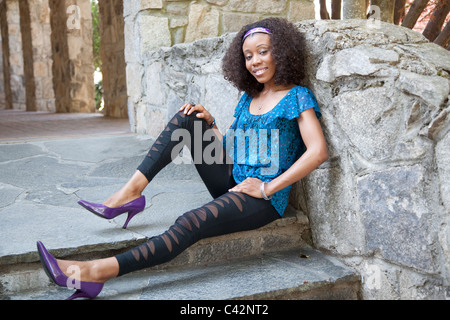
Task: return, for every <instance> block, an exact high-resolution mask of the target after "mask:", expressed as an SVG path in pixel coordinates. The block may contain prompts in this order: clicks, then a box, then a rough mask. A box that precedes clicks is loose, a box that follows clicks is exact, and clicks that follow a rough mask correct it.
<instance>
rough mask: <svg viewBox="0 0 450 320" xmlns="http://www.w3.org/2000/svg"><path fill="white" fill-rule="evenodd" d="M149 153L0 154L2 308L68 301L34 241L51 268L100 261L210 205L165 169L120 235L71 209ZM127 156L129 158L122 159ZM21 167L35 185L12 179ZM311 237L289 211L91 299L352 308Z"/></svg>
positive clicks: (344, 286)
mask: <svg viewBox="0 0 450 320" xmlns="http://www.w3.org/2000/svg"><path fill="white" fill-rule="evenodd" d="M149 143H151V141H149V140H148V139H147V138H142V137H137V136H127V137H105V138H90V139H87V138H86V139H84V138H82V139H72V140H70V143H68V142H67V141H46V142H33V143H29V144H17V145H9V146H8V145H4V146H0V148H2V149H0V151H6V152H3V153H2V154H3V155H4V159H0V160H1V161H0V188H2V190H1V192H0V200H1V204H0V217H1V220H0V237H1V242H0V299H12V300H22V299H27V300H30V299H32V300H53V299H57V300H59V299H65V298H67V297H68V296H69V295H70V294H71V292H72V291H69V290H67V289H65V288H59V287H57V286H55V285H54V284H52V283H51V282H50V281H49V279H48V278H47V276H46V274H45V272H44V271H43V269H42V267H41V264H40V262H39V259H38V254H37V252H36V241H38V240H40V241H42V242H43V243H44V244H45V245H46V246H47V248H48V249H49V250H50V252H51V253H52V254H54V255H55V256H56V257H57V258H62V259H75V260H90V259H96V258H102V257H107V256H111V255H114V254H117V253H119V252H123V251H124V250H128V249H129V248H132V247H135V246H136V245H138V244H140V243H143V242H145V241H146V239H147V236H151V235H156V234H160V233H161V232H164V231H165V230H166V229H167V228H168V227H169V226H170V225H171V224H172V223H173V221H175V219H176V218H177V217H178V216H179V215H180V214H181V213H183V212H186V211H187V210H190V209H192V208H195V207H198V206H201V205H202V204H204V203H206V202H208V201H210V200H211V198H210V195H209V193H208V192H207V190H206V188H205V187H204V185H203V183H202V182H201V180H200V178H199V177H198V175H197V174H196V171H195V169H194V168H193V166H190V165H186V166H182V165H178V166H172V165H169V166H168V168H166V169H164V170H163V171H162V172H161V173H160V175H158V177H159V178H158V179H155V180H154V181H152V184H151V187H149V188H148V190H146V191H145V196H146V198H147V207H146V210H145V211H144V213H143V214H139V215H137V216H136V217H135V218H134V219H133V220H132V221H131V223H130V225H129V227H128V229H126V230H123V229H122V228H121V226H122V224H123V221H124V219H125V217H124V216H120V217H118V218H116V219H114V220H112V221H107V220H103V219H101V218H99V217H97V216H95V215H93V214H91V213H89V212H87V210H84V209H83V208H81V207H80V206H79V205H77V204H76V200H77V199H79V198H83V199H89V200H90V201H93V202H100V201H101V200H102V199H105V198H106V197H107V196H108V195H110V194H111V193H112V192H113V191H114V190H117V188H118V187H120V186H121V185H123V183H124V181H126V180H127V178H128V176H129V173H130V172H133V170H134V168H136V166H137V164H138V163H139V162H140V161H141V159H142V154H145V151H146V150H147V149H148V145H149ZM68 144H70V147H68ZM83 148H88V150H95V152H80V151H79V150H82V149H83ZM128 150H130V151H129V152H128ZM140 152H142V154H141V155H140V154H139V153H140ZM127 153H130V154H131V155H132V156H131V157H129V158H124V157H123V155H124V154H127ZM22 162H27V163H29V164H28V166H29V169H30V172H32V173H33V174H36V175H39V179H40V180H39V181H35V179H34V177H29V176H28V175H17V174H14V172H17V168H16V167H17V166H18V165H21V163H22ZM46 170H50V171H46ZM55 185H56V188H55ZM174 199H175V201H174ZM310 233H311V231H310V227H309V221H308V218H307V217H306V216H304V215H303V214H302V213H301V212H297V211H295V210H294V209H293V208H291V207H289V208H288V210H287V212H286V214H285V216H284V218H283V219H280V220H278V221H275V222H273V223H271V224H270V225H268V226H265V227H263V228H261V229H258V230H253V231H247V232H240V233H235V234H230V235H225V236H220V237H215V238H210V239H205V240H202V241H200V242H198V243H197V244H195V245H194V246H192V247H191V248H189V249H188V250H186V251H185V252H183V253H182V254H181V255H179V256H178V257H177V258H176V259H174V260H173V261H171V262H169V263H166V264H164V265H160V266H157V267H154V268H151V269H147V270H142V271H139V272H135V273H132V274H129V275H125V276H123V277H120V278H117V279H113V280H111V281H109V282H108V283H107V284H106V285H105V287H104V289H103V291H102V292H101V294H100V295H99V296H98V297H97V299H105V300H116V299H120V300H123V299H133V300H138V299H142V300H152V299H155V300H174V299H176V300H205V299H212V300H222V299H332V298H333V299H359V298H360V278H359V276H358V275H356V274H355V273H354V272H353V271H352V270H351V269H349V268H348V267H346V266H345V265H343V264H342V263H341V262H339V261H338V260H337V259H335V258H333V257H330V256H327V255H324V254H323V253H321V252H319V251H317V250H315V249H313V248H312V246H311V235H310Z"/></svg>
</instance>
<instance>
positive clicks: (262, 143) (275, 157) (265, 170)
mask: <svg viewBox="0 0 450 320" xmlns="http://www.w3.org/2000/svg"><path fill="white" fill-rule="evenodd" d="M251 101H252V97H250V96H249V95H248V94H247V93H244V94H243V95H242V97H241V99H240V101H239V103H238V105H237V107H236V109H235V113H234V117H235V118H236V119H235V120H234V122H233V123H232V125H231V126H230V128H229V129H228V131H227V133H226V135H225V137H224V139H223V144H224V148H225V150H226V152H227V154H228V156H229V158H230V159H231V160H232V161H233V178H234V180H235V181H236V183H238V184H239V183H241V182H242V181H244V180H245V179H246V178H248V177H253V178H258V179H260V180H262V181H265V182H269V181H271V180H273V179H275V178H276V177H278V176H279V175H281V174H282V173H283V172H285V171H286V170H287V169H289V167H291V166H292V164H294V162H295V161H297V159H298V158H300V156H301V155H302V154H303V153H304V152H305V151H306V146H305V144H304V142H303V140H302V137H301V134H300V130H299V127H298V122H297V118H298V117H299V116H300V114H301V113H302V112H303V111H305V110H308V109H311V108H314V111H315V112H316V116H317V118H320V117H321V113H320V110H319V106H318V104H317V100H316V98H315V97H314V95H313V93H312V92H311V91H310V90H309V89H307V88H305V87H301V86H296V87H294V88H292V89H291V90H290V91H289V92H288V93H287V94H286V95H285V96H284V97H283V99H281V101H280V102H279V103H278V104H277V105H276V106H275V107H274V108H273V109H272V110H270V111H269V112H267V113H264V114H262V115H254V114H251V113H250V111H249V106H250V103H251ZM290 190H291V186H289V187H286V188H285V189H283V190H280V191H278V192H276V193H275V194H274V195H273V197H272V199H271V200H270V201H271V203H272V205H273V206H274V208H275V209H276V210H277V212H278V213H279V214H280V216H282V215H283V214H284V211H285V209H286V207H287V205H288V201H289V192H290Z"/></svg>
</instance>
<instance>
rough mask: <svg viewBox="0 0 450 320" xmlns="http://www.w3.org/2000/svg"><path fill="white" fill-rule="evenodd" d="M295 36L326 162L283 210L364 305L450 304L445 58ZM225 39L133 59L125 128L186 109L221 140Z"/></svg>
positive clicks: (143, 129) (231, 92) (409, 46)
mask: <svg viewBox="0 0 450 320" xmlns="http://www.w3.org/2000/svg"><path fill="white" fill-rule="evenodd" d="M298 27H299V29H300V30H301V31H302V32H304V33H305V35H306V37H307V44H308V46H307V51H308V61H307V65H308V81H307V83H306V85H307V86H308V87H310V88H311V89H312V90H313V92H314V93H315V94H316V96H317V99H318V101H319V104H320V107H321V110H322V112H323V115H324V117H323V119H322V120H321V121H322V124H323V128H324V132H325V135H326V139H327V142H328V145H329V150H330V160H329V161H327V162H326V163H325V164H323V165H322V166H321V167H320V168H318V169H317V170H316V171H314V172H313V173H312V174H310V175H309V176H308V177H307V178H305V179H303V180H302V181H301V182H299V183H297V184H296V185H295V187H294V188H293V191H292V193H291V199H290V203H291V205H293V206H294V207H296V208H297V209H298V210H301V211H303V212H305V213H306V214H307V215H308V217H309V219H310V223H311V228H312V233H313V241H314V245H315V246H316V247H317V248H319V249H321V250H323V251H325V252H328V253H329V254H332V255H336V256H337V257H339V258H341V259H342V260H343V261H344V262H345V263H346V264H348V265H350V266H352V267H354V268H355V269H356V270H357V271H358V272H359V273H360V274H361V275H362V279H363V297H364V298H365V299H422V298H425V299H433V298H438V299H442V298H448V297H449V296H450V293H449V285H450V236H449V234H450V229H449V222H450V221H449V220H450V192H449V189H450V169H449V168H450V163H449V159H450V151H449V148H448V146H449V145H450V141H449V137H448V131H449V129H450V121H449V111H450V106H449V79H450V76H449V73H450V52H448V51H446V50H444V49H443V48H441V47H439V46H437V45H434V44H431V43H429V42H428V41H427V40H426V39H425V38H424V37H423V36H422V35H421V34H419V33H416V32H414V31H411V30H409V29H405V28H402V27H398V26H394V25H392V24H386V23H383V22H378V21H377V22H371V21H367V20H347V21H304V22H301V23H299V24H298ZM232 37H233V34H227V35H224V36H221V37H218V38H212V39H203V40H199V41H195V42H194V43H191V44H179V45H176V46H174V47H172V48H161V49H159V50H157V51H147V50H144V48H137V49H136V48H135V49H136V50H137V52H140V54H142V58H143V59H142V65H141V66H140V67H139V68H137V67H136V66H132V68H136V70H135V72H130V73H129V74H128V77H130V76H132V77H131V78H130V79H129V83H132V84H133V86H129V108H130V110H131V112H130V114H132V115H133V117H132V118H131V119H130V120H131V124H132V127H133V128H134V129H135V130H136V131H137V132H140V133H148V134H150V135H153V136H157V135H158V134H159V132H160V130H161V129H162V128H163V127H164V125H165V124H166V123H167V121H168V119H169V118H170V117H171V116H172V115H173V114H174V113H175V112H176V111H177V109H178V108H179V107H180V106H181V104H183V103H185V102H191V101H192V102H196V103H201V104H203V105H205V106H206V107H207V108H208V109H209V110H210V111H211V112H212V114H213V115H214V116H215V117H216V119H217V122H218V124H219V127H220V128H221V130H222V131H223V129H224V128H225V127H227V125H228V124H229V122H230V119H231V116H232V114H233V110H234V107H235V105H236V103H237V101H238V99H239V96H240V93H239V92H238V91H237V90H236V89H235V88H233V87H232V86H231V85H230V84H229V83H227V82H226V81H225V80H224V79H223V76H222V75H221V59H222V56H223V54H224V52H225V50H226V48H227V47H228V45H229V43H230V42H231V40H232Z"/></svg>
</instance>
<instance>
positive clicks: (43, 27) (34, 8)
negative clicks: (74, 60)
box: [24, 0, 56, 112]
mask: <svg viewBox="0 0 450 320" xmlns="http://www.w3.org/2000/svg"><path fill="white" fill-rule="evenodd" d="M28 3H29V17H30V18H29V19H30V32H31V50H32V57H33V66H32V70H33V76H34V87H35V105H36V110H37V111H49V112H54V111H55V110H56V109H55V94H54V91H53V75H52V65H53V57H52V47H51V40H50V36H51V32H52V31H51V27H50V9H49V6H48V0H32V1H30V0H28ZM24 51H25V49H24Z"/></svg>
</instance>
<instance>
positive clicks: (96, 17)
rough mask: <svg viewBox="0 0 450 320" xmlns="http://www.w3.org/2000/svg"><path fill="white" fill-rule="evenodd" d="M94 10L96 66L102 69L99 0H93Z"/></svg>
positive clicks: (92, 9)
mask: <svg viewBox="0 0 450 320" xmlns="http://www.w3.org/2000/svg"><path fill="white" fill-rule="evenodd" d="M91 11H92V31H93V37H92V39H93V47H94V66H95V69H96V70H97V69H98V70H100V71H101V70H102V59H101V57H100V11H99V7H98V1H97V0H92V1H91Z"/></svg>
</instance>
